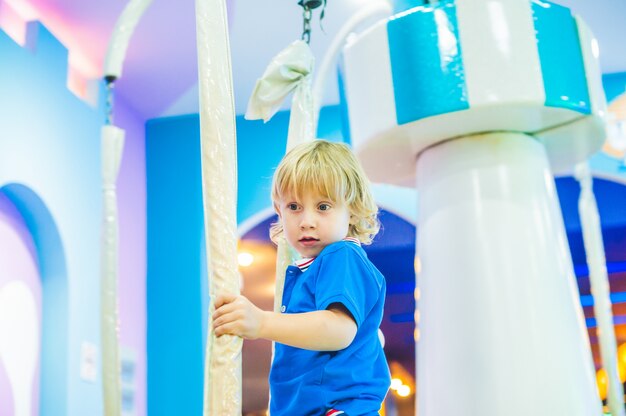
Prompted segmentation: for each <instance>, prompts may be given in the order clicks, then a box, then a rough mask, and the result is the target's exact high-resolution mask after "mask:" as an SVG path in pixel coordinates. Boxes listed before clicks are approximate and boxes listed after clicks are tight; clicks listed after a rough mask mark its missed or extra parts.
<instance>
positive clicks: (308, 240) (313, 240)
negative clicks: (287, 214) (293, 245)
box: [298, 237, 320, 243]
mask: <svg viewBox="0 0 626 416" xmlns="http://www.w3.org/2000/svg"><path fill="white" fill-rule="evenodd" d="M298 241H300V242H301V243H313V242H316V241H320V240H319V239H317V238H313V237H302V238H301V239H300V240H298Z"/></svg>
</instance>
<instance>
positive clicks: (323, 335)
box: [213, 295, 357, 351]
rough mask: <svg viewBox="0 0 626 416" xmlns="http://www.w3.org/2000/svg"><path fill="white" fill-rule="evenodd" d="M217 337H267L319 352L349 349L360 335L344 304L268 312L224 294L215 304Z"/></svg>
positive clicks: (214, 319) (240, 298) (238, 298)
mask: <svg viewBox="0 0 626 416" xmlns="http://www.w3.org/2000/svg"><path fill="white" fill-rule="evenodd" d="M213 329H214V331H215V335H217V336H220V335H224V334H231V335H238V336H240V337H243V338H248V339H256V338H265V339H269V340H271V341H276V342H280V343H281V344H286V345H291V346H292V347H297V348H303V349H307V350H315V351H338V350H341V349H344V348H346V347H347V346H348V345H350V343H351V342H352V340H353V339H354V336H355V335H356V329H357V328H356V323H355V322H354V320H353V319H352V315H350V312H348V310H347V309H346V308H345V307H344V306H343V305H341V304H340V303H334V304H332V305H330V306H329V308H328V309H326V310H323V311H314V312H305V313H293V314H286V313H276V312H266V311H263V310H261V309H259V308H257V307H256V306H255V305H254V304H252V302H250V301H249V300H248V299H247V298H245V297H244V296H235V295H223V296H220V297H218V298H217V299H216V301H215V312H214V313H213Z"/></svg>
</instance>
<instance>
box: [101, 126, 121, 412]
mask: <svg viewBox="0 0 626 416" xmlns="http://www.w3.org/2000/svg"><path fill="white" fill-rule="evenodd" d="M101 146H102V190H103V210H102V244H101V261H100V267H101V287H100V309H101V310H100V319H101V325H100V332H101V338H102V340H101V348H102V389H103V405H104V414H105V415H106V416H119V415H120V414H121V402H122V400H121V397H122V394H121V380H120V354H119V345H118V337H119V325H118V322H119V319H118V308H117V280H118V276H117V275H118V273H117V267H118V220H117V195H116V192H115V183H116V182H117V175H118V173H119V169H120V163H121V160H122V151H123V149H124V130H122V129H120V128H117V127H115V126H103V127H102V131H101Z"/></svg>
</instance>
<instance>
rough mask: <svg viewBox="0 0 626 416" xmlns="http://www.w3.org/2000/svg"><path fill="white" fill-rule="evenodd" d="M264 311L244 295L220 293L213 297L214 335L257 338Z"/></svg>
mask: <svg viewBox="0 0 626 416" xmlns="http://www.w3.org/2000/svg"><path fill="white" fill-rule="evenodd" d="M263 317H264V312H263V311H262V310H261V309H259V308H257V307H256V306H255V305H254V304H253V303H252V302H250V301H249V300H248V299H247V298H246V297H245V296H241V295H231V294H226V295H221V296H218V297H217V299H215V311H214V312H213V331H214V332H215V335H216V336H218V337H219V336H221V335H224V334H230V335H237V336H240V337H242V338H247V339H257V338H259V334H260V332H261V326H262V324H263Z"/></svg>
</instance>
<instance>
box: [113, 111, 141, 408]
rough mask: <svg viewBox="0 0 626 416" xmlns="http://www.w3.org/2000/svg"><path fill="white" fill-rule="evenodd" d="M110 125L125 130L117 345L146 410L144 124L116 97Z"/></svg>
mask: <svg viewBox="0 0 626 416" xmlns="http://www.w3.org/2000/svg"><path fill="white" fill-rule="evenodd" d="M114 124H115V125H116V126H118V127H121V128H123V129H124V130H125V131H126V139H125V145H124V154H123V157H122V165H121V168H120V174H119V177H118V182H117V190H118V206H119V224H120V233H119V236H120V240H119V242H120V246H119V248H120V257H119V262H120V263H119V312H120V346H121V348H122V349H132V350H133V352H134V354H135V357H136V367H135V386H136V390H135V410H136V415H137V416H145V415H146V353H145V351H146V158H145V134H144V124H143V123H142V122H141V118H140V117H139V116H138V115H136V114H135V112H134V111H133V109H132V108H130V107H128V106H127V105H126V104H125V103H124V102H122V101H121V100H116V102H115V118H114Z"/></svg>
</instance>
